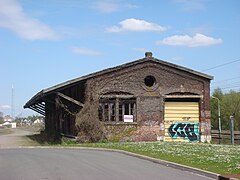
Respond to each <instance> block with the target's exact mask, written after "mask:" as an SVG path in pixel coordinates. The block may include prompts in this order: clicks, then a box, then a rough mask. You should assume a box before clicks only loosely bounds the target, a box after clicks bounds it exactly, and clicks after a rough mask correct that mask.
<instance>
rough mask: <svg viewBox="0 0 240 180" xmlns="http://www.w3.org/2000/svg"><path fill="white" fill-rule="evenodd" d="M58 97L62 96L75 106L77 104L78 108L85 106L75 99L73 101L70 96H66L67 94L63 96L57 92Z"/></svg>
mask: <svg viewBox="0 0 240 180" xmlns="http://www.w3.org/2000/svg"><path fill="white" fill-rule="evenodd" d="M57 95H58V96H60V97H62V98H64V99H66V100H68V101H70V102H72V103H74V104H76V105H78V106H81V107H83V106H84V104H83V103H80V102H79V101H77V100H75V99H73V98H71V97H69V96H67V95H65V94H62V93H60V92H57Z"/></svg>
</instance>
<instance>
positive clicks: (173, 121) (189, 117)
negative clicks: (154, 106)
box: [164, 102, 199, 141]
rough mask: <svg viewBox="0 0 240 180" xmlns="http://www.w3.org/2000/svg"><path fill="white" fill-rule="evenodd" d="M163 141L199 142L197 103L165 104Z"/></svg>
mask: <svg viewBox="0 0 240 180" xmlns="http://www.w3.org/2000/svg"><path fill="white" fill-rule="evenodd" d="M164 113H165V114H164V119H165V127H164V128H165V137H164V140H165V141H199V104H198V102H165V110H164Z"/></svg>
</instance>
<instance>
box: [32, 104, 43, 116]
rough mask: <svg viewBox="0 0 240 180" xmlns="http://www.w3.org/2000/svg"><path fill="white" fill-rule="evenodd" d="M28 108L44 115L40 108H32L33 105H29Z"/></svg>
mask: <svg viewBox="0 0 240 180" xmlns="http://www.w3.org/2000/svg"><path fill="white" fill-rule="evenodd" d="M29 108H30V109H32V110H33V111H36V112H38V113H39V114H41V115H43V116H45V112H43V111H41V110H39V109H36V108H33V107H31V106H30V107H29Z"/></svg>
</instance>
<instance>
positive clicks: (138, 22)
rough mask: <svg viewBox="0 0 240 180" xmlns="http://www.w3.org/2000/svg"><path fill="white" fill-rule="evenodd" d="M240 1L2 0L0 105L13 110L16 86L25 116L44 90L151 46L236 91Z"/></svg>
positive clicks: (239, 85)
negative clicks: (12, 90) (36, 95)
mask: <svg viewBox="0 0 240 180" xmlns="http://www.w3.org/2000/svg"><path fill="white" fill-rule="evenodd" d="M239 8H240V1H238V0H235V1H234V0H221V1H219V0H194V1H192V0H161V1H160V0H148V1H145V0H92V1H88V0H82V1H81V0H41V1H34V0H0V52H1V53H0V67H1V70H0V83H1V86H0V87H1V88H0V90H1V91H0V92H1V93H0V111H1V112H4V114H5V115H6V114H11V89H12V85H13V87H14V114H15V116H22V117H23V116H26V115H29V114H34V112H33V111H30V110H24V109H23V105H24V104H25V103H26V102H27V101H28V100H29V99H30V98H31V97H32V96H33V95H35V94H36V93H37V92H38V91H40V90H41V89H44V88H47V87H51V86H53V85H56V84H58V83H61V82H64V81H67V80H70V79H72V78H76V77H79V76H82V75H86V74H89V73H92V72H96V71H99V70H102V69H105V68H108V67H113V66H116V65H120V64H123V63H126V62H130V61H132V60H136V59H139V58H142V57H144V53H145V52H146V51H152V52H153V56H154V57H156V58H158V59H162V60H165V61H168V62H172V63H175V64H178V65H182V66H185V67H188V68H191V69H194V70H197V71H201V72H205V73H207V74H210V75H213V76H214V81H212V89H214V88H216V87H221V88H223V90H224V91H225V92H227V91H229V90H230V89H231V88H232V89H234V90H237V91H238V90H240V71H239V70H240V60H239V59H240V55H239V52H240V10H239ZM237 60H239V61H237ZM233 61H236V62H233ZM229 62H230V63H229ZM231 62H232V63H231ZM228 63H229V64H228ZM222 64H226V65H223V66H220V67H218V68H213V67H215V66H218V65H222ZM209 68H213V69H211V70H208V71H205V70H206V69H209Z"/></svg>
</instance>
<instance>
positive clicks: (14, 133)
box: [0, 129, 37, 148]
mask: <svg viewBox="0 0 240 180" xmlns="http://www.w3.org/2000/svg"><path fill="white" fill-rule="evenodd" d="M34 133H36V132H30V131H26V130H22V129H10V133H7V132H5V134H4V135H1V136H0V148H16V147H19V146H27V145H37V144H36V142H34V141H32V140H31V139H29V138H28V137H27V136H29V135H32V134H34Z"/></svg>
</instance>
